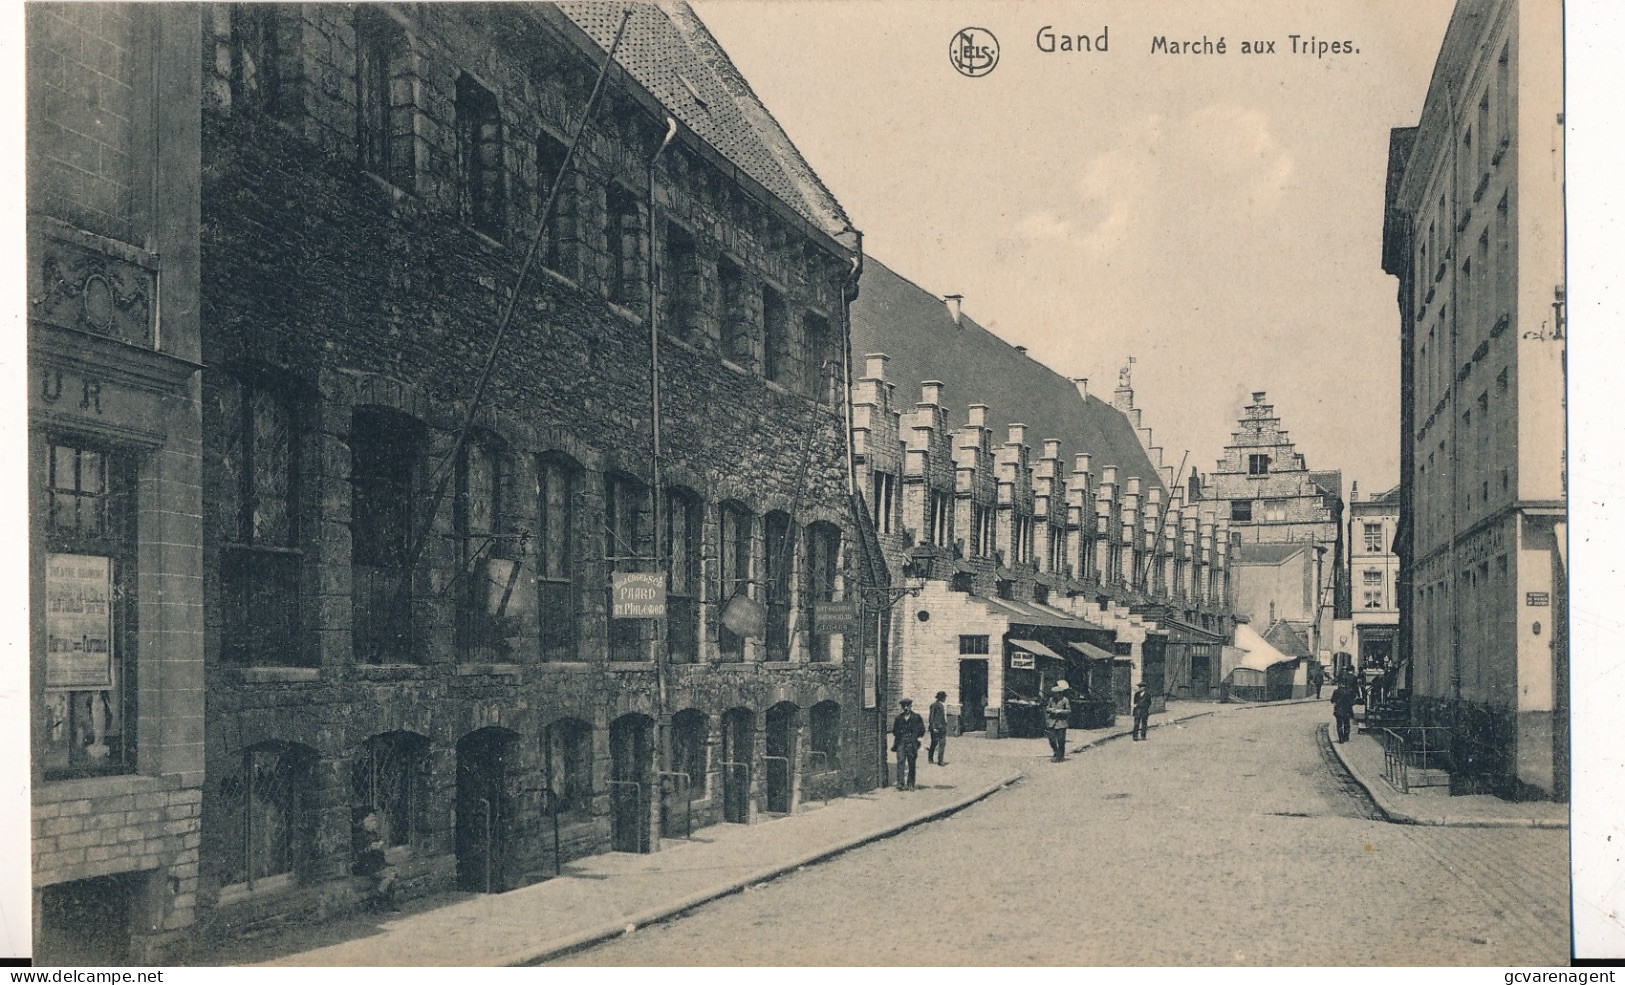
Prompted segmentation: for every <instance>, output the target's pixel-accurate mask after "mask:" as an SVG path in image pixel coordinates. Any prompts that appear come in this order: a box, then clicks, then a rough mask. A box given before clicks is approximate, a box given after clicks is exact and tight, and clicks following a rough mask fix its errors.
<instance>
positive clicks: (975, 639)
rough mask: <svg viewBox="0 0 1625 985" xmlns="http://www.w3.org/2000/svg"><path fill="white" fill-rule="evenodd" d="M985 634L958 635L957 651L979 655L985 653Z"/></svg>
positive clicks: (986, 639)
mask: <svg viewBox="0 0 1625 985" xmlns="http://www.w3.org/2000/svg"><path fill="white" fill-rule="evenodd" d="M987 644H988V637H987V636H961V637H959V652H960V654H962V655H966V654H968V655H972V656H976V655H981V654H985V653H987Z"/></svg>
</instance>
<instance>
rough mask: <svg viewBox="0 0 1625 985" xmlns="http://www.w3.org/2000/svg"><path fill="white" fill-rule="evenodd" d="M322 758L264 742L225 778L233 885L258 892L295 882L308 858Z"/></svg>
mask: <svg viewBox="0 0 1625 985" xmlns="http://www.w3.org/2000/svg"><path fill="white" fill-rule="evenodd" d="M316 758H317V757H316V752H315V750H313V749H309V748H307V747H305V746H300V745H295V744H293V743H288V742H264V743H260V744H259V745H255V746H251V747H249V748H248V749H247V750H245V751H244V752H243V754H242V760H241V761H240V764H239V766H238V769H237V770H236V771H235V772H232V773H230V774H227V775H226V776H225V777H223V778H222V779H221V781H220V788H219V795H220V803H221V810H220V813H219V819H220V820H219V824H220V828H221V831H222V833H223V835H224V844H225V846H226V850H225V855H224V857H223V858H222V860H221V863H222V865H223V868H224V872H223V876H224V878H223V882H225V883H226V884H227V885H234V884H238V883H245V884H247V886H248V887H249V888H253V886H254V883H255V882H256V881H258V880H266V879H274V878H276V877H279V876H287V877H292V876H294V875H295V874H296V871H297V869H298V866H299V864H300V863H302V862H303V861H304V859H305V858H307V857H308V853H309V850H310V844H311V841H312V837H313V834H314V831H315V825H314V813H313V812H312V810H311V805H312V803H313V793H314V791H313V789H312V786H313V783H314V773H315V765H316Z"/></svg>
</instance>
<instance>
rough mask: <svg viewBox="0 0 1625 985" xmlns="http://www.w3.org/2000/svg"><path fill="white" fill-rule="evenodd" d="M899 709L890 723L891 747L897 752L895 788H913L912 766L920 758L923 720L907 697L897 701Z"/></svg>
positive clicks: (923, 728)
mask: <svg viewBox="0 0 1625 985" xmlns="http://www.w3.org/2000/svg"><path fill="white" fill-rule="evenodd" d="M897 706H898V708H899V709H901V710H900V711H898V712H897V717H896V718H894V719H892V723H891V739H892V742H891V747H892V751H893V752H895V753H897V789H899V790H913V789H914V768H915V765H916V764H917V763H918V762H919V758H920V736H922V735H924V734H925V720H924V719H922V718H921V717H920V716H919V715H916V714H915V713H914V702H913V701H912V700H910V699H909V698H904V699H903V700H901V701H899V702H897Z"/></svg>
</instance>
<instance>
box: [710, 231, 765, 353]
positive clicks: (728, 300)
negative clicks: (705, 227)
mask: <svg viewBox="0 0 1625 985" xmlns="http://www.w3.org/2000/svg"><path fill="white" fill-rule="evenodd" d="M750 295H751V291H750V288H749V280H748V278H747V277H746V274H745V268H744V266H743V265H741V264H740V263H738V262H736V261H735V260H733V259H732V258H731V257H728V256H723V257H720V258H719V259H718V260H717V299H718V300H717V305H718V312H717V320H718V323H719V338H720V340H721V346H722V358H724V359H726V360H728V361H729V362H731V363H734V364H735V365H737V366H739V367H741V368H743V369H746V370H751V371H755V370H756V369H757V365H758V363H757V354H756V336H757V333H758V327H757V323H756V319H755V317H754V312H753V310H752V307H751V304H750Z"/></svg>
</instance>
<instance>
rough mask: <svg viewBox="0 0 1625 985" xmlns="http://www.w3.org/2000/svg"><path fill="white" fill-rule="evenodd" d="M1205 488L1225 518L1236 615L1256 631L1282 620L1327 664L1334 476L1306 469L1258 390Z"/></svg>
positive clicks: (1340, 561)
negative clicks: (1233, 581) (1300, 590)
mask: <svg viewBox="0 0 1625 985" xmlns="http://www.w3.org/2000/svg"><path fill="white" fill-rule="evenodd" d="M1209 488H1210V491H1209V495H1210V497H1211V498H1212V499H1215V500H1217V501H1218V502H1219V503H1220V504H1221V505H1222V508H1223V509H1224V510H1225V511H1226V512H1227V514H1228V516H1229V520H1230V536H1231V539H1232V540H1233V541H1234V542H1235V543H1234V545H1233V551H1234V559H1233V560H1234V564H1235V576H1236V580H1237V584H1238V588H1237V598H1238V608H1237V611H1238V613H1241V614H1244V615H1246V616H1247V617H1248V619H1249V620H1250V621H1251V622H1252V623H1253V625H1254V626H1255V627H1257V628H1259V630H1260V632H1264V627H1269V626H1272V625H1273V624H1274V623H1275V622H1276V621H1277V620H1286V621H1288V622H1289V623H1291V625H1292V628H1293V630H1294V631H1295V632H1297V633H1299V634H1301V635H1303V636H1305V637H1307V638H1308V641H1309V647H1310V650H1311V652H1312V653H1313V654H1314V655H1315V656H1316V657H1317V658H1318V659H1320V660H1321V661H1322V662H1324V663H1327V664H1329V663H1330V662H1331V659H1330V658H1331V649H1330V648H1331V646H1332V644H1333V642H1334V639H1333V633H1332V630H1333V620H1334V619H1345V618H1347V615H1348V587H1347V583H1346V582H1345V580H1344V575H1345V563H1346V562H1345V561H1344V546H1343V477H1342V473H1340V472H1336V471H1331V472H1315V471H1311V470H1310V469H1309V466H1308V463H1307V462H1306V461H1305V460H1304V456H1303V455H1302V453H1300V452H1299V451H1298V450H1297V446H1296V445H1295V444H1294V443H1293V442H1292V436H1291V434H1290V432H1288V431H1287V430H1286V429H1285V428H1284V427H1282V425H1281V418H1280V417H1279V416H1278V415H1277V414H1276V413H1275V407H1274V405H1272V404H1270V403H1268V401H1267V399H1266V394H1265V393H1264V392H1263V391H1259V392H1256V393H1254V394H1253V395H1252V402H1251V403H1250V404H1248V405H1247V406H1246V408H1244V409H1243V411H1242V416H1241V418H1240V420H1239V421H1238V422H1237V428H1236V430H1235V432H1234V433H1233V434H1232V435H1231V443H1230V444H1229V445H1227V446H1226V447H1225V453H1224V458H1222V459H1220V460H1219V462H1218V464H1217V466H1216V467H1215V468H1214V470H1213V473H1212V476H1211V479H1210V487H1209ZM1289 545H1302V550H1299V549H1298V548H1297V547H1296V546H1289ZM1249 580H1251V584H1249V583H1248V582H1249ZM1300 585H1302V586H1303V590H1302V593H1301V596H1300V593H1299V590H1298V588H1299V586H1300Z"/></svg>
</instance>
